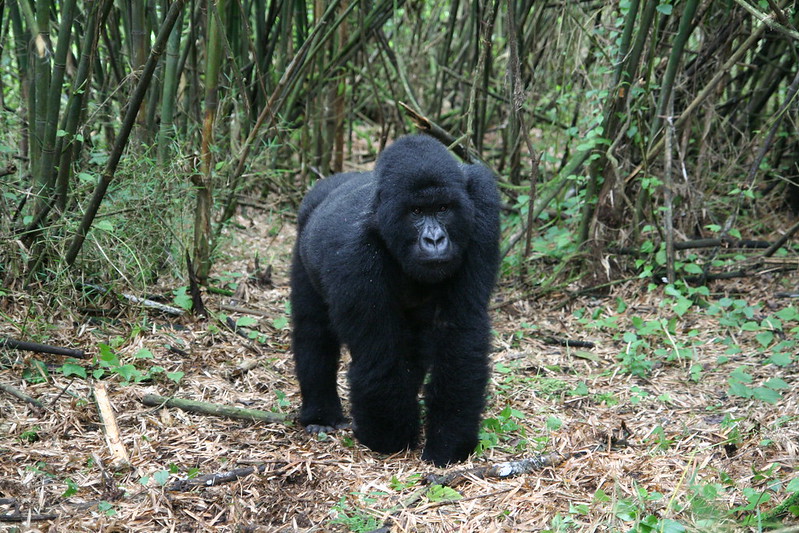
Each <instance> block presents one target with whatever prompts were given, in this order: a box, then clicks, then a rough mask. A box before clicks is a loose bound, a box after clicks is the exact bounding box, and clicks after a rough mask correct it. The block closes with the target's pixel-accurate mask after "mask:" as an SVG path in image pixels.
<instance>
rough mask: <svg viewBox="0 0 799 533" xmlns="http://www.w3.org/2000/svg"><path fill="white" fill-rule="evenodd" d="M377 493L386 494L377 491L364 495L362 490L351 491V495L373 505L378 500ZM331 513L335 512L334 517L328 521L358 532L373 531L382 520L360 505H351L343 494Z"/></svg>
mask: <svg viewBox="0 0 799 533" xmlns="http://www.w3.org/2000/svg"><path fill="white" fill-rule="evenodd" d="M375 495H380V496H382V495H384V494H383V493H382V492H381V493H375V494H370V495H364V494H362V493H360V492H351V493H350V496H352V497H354V498H356V499H359V498H360V500H361V502H362V503H363V504H364V505H367V506H368V505H372V504H374V503H375V502H376V501H377V500H376V499H375V498H374V496H375ZM331 513H332V514H333V518H332V519H331V520H330V521H329V522H328V523H329V524H331V525H341V526H344V527H346V528H347V530H349V531H354V532H356V533H363V532H367V531H372V530H375V529H377V528H379V527H380V525H381V524H380V520H379V519H378V518H376V517H375V516H374V514H373V513H371V512H369V511H368V510H365V509H362V508H360V507H354V506H353V505H351V504H350V503H349V501H348V499H347V496H342V497H341V499H340V500H339V501H338V503H336V504H335V505H334V506H333V508H332V509H331Z"/></svg>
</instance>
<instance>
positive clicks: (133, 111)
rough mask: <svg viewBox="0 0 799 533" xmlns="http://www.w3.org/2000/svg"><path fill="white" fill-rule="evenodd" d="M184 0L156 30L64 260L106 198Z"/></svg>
mask: <svg viewBox="0 0 799 533" xmlns="http://www.w3.org/2000/svg"><path fill="white" fill-rule="evenodd" d="M185 3H186V0H175V1H174V3H173V4H172V7H170V8H169V12H168V13H167V16H166V18H165V19H164V24H163V25H162V26H161V30H160V31H159V32H158V37H157V38H156V40H155V44H154V45H153V49H152V50H151V51H150V57H149V58H148V59H147V63H146V64H145V66H144V70H143V71H142V76H141V78H140V79H139V83H138V84H137V85H136V89H135V90H134V91H133V94H132V95H131V98H130V101H129V103H128V109H127V111H126V113H125V118H124V119H123V121H122V126H121V127H120V130H119V133H118V134H117V137H116V140H115V142H114V148H113V149H112V150H111V154H110V155H109V157H108V161H107V162H106V166H105V169H104V170H103V174H102V175H101V176H100V181H99V182H98V184H97V187H96V188H95V190H94V195H93V196H92V199H91V201H90V202H89V205H88V206H87V207H86V213H85V214H84V216H83V218H82V219H81V222H80V225H79V226H78V228H77V231H76V233H75V236H74V237H73V238H72V241H70V244H69V248H68V249H67V253H66V256H65V257H64V261H65V262H66V264H67V265H68V266H72V265H73V264H74V263H75V259H76V258H77V257H78V253H79V252H80V249H81V248H82V247H83V242H84V241H85V240H86V235H87V234H88V233H89V229H90V228H91V225H92V222H93V221H94V217H95V216H97V211H98V210H99V209H100V204H101V203H102V201H103V198H105V193H106V191H108V186H109V185H111V181H112V180H113V179H114V173H115V172H116V169H117V165H119V160H120V159H121V158H122V152H123V150H124V149H125V146H127V144H128V139H129V138H130V132H131V130H132V129H133V124H134V122H135V120H136V115H137V114H138V112H139V108H140V107H141V103H142V101H143V100H144V95H145V93H146V92H147V87H149V85H150V80H151V79H152V77H153V72H155V67H156V65H157V64H158V59H159V58H160V57H161V55H162V54H163V53H164V49H165V48H166V41H167V39H168V38H169V34H170V32H171V31H172V27H173V26H174V25H175V21H176V20H177V17H178V14H179V13H180V11H181V9H183V5H184V4H185Z"/></svg>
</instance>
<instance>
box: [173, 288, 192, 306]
mask: <svg viewBox="0 0 799 533" xmlns="http://www.w3.org/2000/svg"><path fill="white" fill-rule="evenodd" d="M188 290H189V289H188V287H178V288H177V289H175V290H174V291H172V294H174V295H175V297H174V298H173V299H172V301H173V302H174V303H175V305H177V306H178V307H180V308H181V309H185V310H186V311H191V308H192V301H191V296H190V295H189V294H188Z"/></svg>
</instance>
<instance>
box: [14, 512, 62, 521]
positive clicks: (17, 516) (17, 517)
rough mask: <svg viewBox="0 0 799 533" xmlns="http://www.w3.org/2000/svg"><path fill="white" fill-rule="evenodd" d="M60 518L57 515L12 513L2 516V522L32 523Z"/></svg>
mask: <svg viewBox="0 0 799 533" xmlns="http://www.w3.org/2000/svg"><path fill="white" fill-rule="evenodd" d="M56 518H58V515H57V514H33V513H11V514H0V522H27V521H28V520H30V521H31V522H36V521H41V520H55V519H56Z"/></svg>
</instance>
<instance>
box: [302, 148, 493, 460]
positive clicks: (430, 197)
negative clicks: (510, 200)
mask: <svg viewBox="0 0 799 533" xmlns="http://www.w3.org/2000/svg"><path fill="white" fill-rule="evenodd" d="M498 246H499V198H498V194H497V189H496V184H495V181H494V177H493V176H492V174H491V172H490V171H489V170H488V169H486V168H485V167H484V166H482V165H465V164H461V163H459V162H458V161H456V160H455V158H454V157H453V156H452V155H450V153H449V151H448V150H447V149H446V148H445V147H444V146H443V145H442V144H441V143H439V142H438V141H436V140H435V139H433V138H430V137H426V136H421V135H417V136H407V137H403V138H400V139H399V140H397V141H396V142H394V143H393V144H392V145H391V146H390V147H388V148H387V149H386V150H385V151H384V152H383V153H382V154H381V155H380V156H379V158H378V161H377V165H376V167H375V170H374V171H373V172H360V173H356V172H351V173H344V174H336V175H333V176H331V177H329V178H327V179H324V180H321V181H319V182H318V183H317V184H316V186H315V187H313V189H311V191H310V192H309V193H308V195H307V196H306V197H305V199H304V200H303V202H302V205H301V206H300V210H299V215H298V237H297V244H296V246H295V249H294V260H293V265H292V272H291V302H292V307H291V309H292V319H293V325H294V329H293V339H292V340H293V350H294V360H295V363H296V370H297V376H298V378H299V382H300V390H301V392H302V409H301V411H300V422H301V423H302V424H303V425H304V426H305V427H306V428H307V430H308V431H310V432H320V431H331V430H333V429H336V428H341V427H344V426H345V425H346V422H347V420H346V418H345V417H344V414H343V412H342V409H341V401H340V400H339V397H338V394H337V392H336V373H337V369H338V363H339V355H340V348H341V345H347V346H348V347H349V350H350V354H351V356H352V362H351V365H350V369H349V382H350V401H351V404H352V409H351V412H352V417H353V431H354V433H355V436H356V437H357V439H358V440H359V441H360V442H361V443H363V444H364V445H366V446H368V447H369V448H371V449H372V450H374V451H376V452H381V453H394V452H397V451H400V450H403V449H406V448H413V447H415V446H416V444H417V441H418V438H419V418H420V413H419V401H418V395H419V390H420V389H421V387H422V383H423V381H424V379H425V376H426V375H427V374H428V373H429V379H428V382H427V385H426V386H425V396H424V403H425V406H426V412H427V414H426V419H427V424H426V427H427V432H426V436H427V442H426V444H425V448H424V453H423V454H422V458H423V459H425V460H427V461H432V462H433V463H435V464H436V465H439V466H443V465H446V464H448V463H452V462H456V461H462V460H464V459H466V458H467V457H468V456H469V454H470V453H471V452H472V451H473V450H474V448H475V446H476V444H477V432H478V429H479V426H480V415H481V412H482V410H483V404H484V399H485V388H486V382H487V380H488V349H489V342H490V330H491V326H490V322H489V318H488V310H487V307H488V301H489V296H490V293H491V290H492V288H493V285H494V280H495V277H496V274H497V266H498V262H499V251H498Z"/></svg>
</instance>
